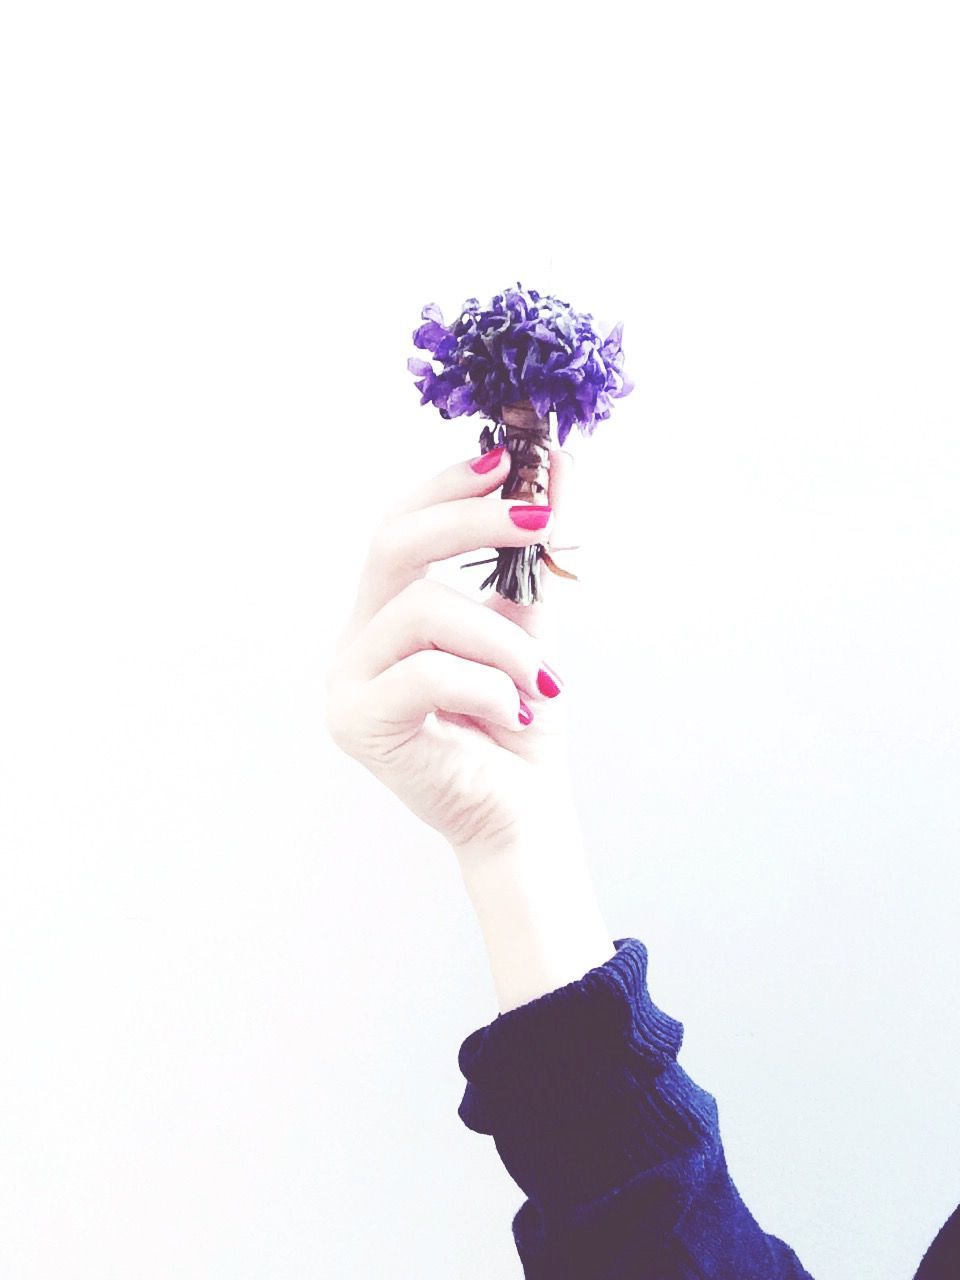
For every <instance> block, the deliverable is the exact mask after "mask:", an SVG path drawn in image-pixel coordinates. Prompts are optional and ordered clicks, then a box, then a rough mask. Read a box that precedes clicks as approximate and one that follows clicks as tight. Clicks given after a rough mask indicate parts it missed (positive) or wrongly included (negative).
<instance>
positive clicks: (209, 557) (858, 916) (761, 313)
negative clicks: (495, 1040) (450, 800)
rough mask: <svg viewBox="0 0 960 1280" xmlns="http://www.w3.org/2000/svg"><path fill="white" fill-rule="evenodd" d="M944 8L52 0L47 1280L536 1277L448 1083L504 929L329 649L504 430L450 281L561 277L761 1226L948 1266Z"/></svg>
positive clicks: (709, 1052)
mask: <svg viewBox="0 0 960 1280" xmlns="http://www.w3.org/2000/svg"><path fill="white" fill-rule="evenodd" d="M951 10H952V6H949V5H947V4H924V3H921V4H911V5H908V4H906V3H902V4H884V5H866V4H859V5H858V4H854V3H844V2H840V3H837V2H836V0H835V2H833V3H830V4H826V3H813V4H808V5H804V6H796V5H792V6H784V5H769V4H760V3H752V4H747V3H733V4H730V5H709V4H703V3H701V4H677V5H670V6H664V5H659V6H651V5H629V6H628V5H625V4H624V5H610V6H603V7H598V6H582V7H579V6H578V7H567V6H564V5H562V4H549V5H547V4H525V3H515V4H510V5H504V4H498V3H493V2H490V3H487V4H485V5H483V6H482V7H479V8H477V7H474V6H467V7H460V6H447V7H444V8H439V7H437V6H404V5H395V6H391V7H387V6H383V7H375V6H370V5H366V4H359V3H358V4H353V5H350V6H346V7H344V8H342V9H340V10H338V11H332V12H331V11H330V10H328V9H324V8H322V7H321V6H318V5H309V4H288V3H283V2H282V0H281V2H280V3H274V4H270V5H267V4H234V5H226V4H215V3H209V2H205V0H200V2H197V0H193V2H192V3H190V4H185V3H168V4H165V5H163V6H160V5H122V4H119V3H114V4H103V3H93V4H89V5H83V6H77V5H66V4H62V3H61V4H50V3H43V2H42V0H41V2H39V3H35V4H32V5H29V6H27V5H26V4H20V5H17V4H13V5H11V6H8V7H7V8H6V10H5V11H4V16H3V18H2V21H0V137H2V143H0V147H2V150H0V175H2V184H3V198H2V203H0V221H2V224H3V230H2V236H0V428H2V452H0V613H2V630H0V649H2V661H0V735H2V736H0V741H2V746H0V766H2V793H0V840H2V855H0V1278H2V1280H80V1278H81V1277H82V1278H83V1280H86V1278H87V1277H91V1278H94V1277H95V1278H96V1280H130V1278H131V1277H136V1280H169V1278H170V1277H172V1276H176V1277H178V1280H306V1278H307V1277H310V1278H311V1280H313V1278H315V1277H318V1276H324V1277H326V1276H331V1277H333V1276H336V1277H338V1278H342V1280H359V1278H361V1277H364V1278H365V1277H375V1276H376V1277H380V1276H386V1275H390V1276H404V1277H406V1276H410V1277H414V1276H416V1277H434V1276H436V1277H442V1278H444V1280H453V1278H454V1277H455V1278H456V1280H481V1277H482V1278H483V1280H489V1278H490V1277H497V1278H498V1280H499V1278H500V1277H503V1280H509V1278H513V1277H519V1276H520V1274H521V1269H520V1264H519V1260H518V1258H517V1255H516V1252H515V1249H514V1245H513V1241H512V1238H511V1235H510V1220H511V1218H512V1216H513V1214H514V1213H515V1212H516V1210H517V1209H518V1208H519V1206H520V1204H521V1203H522V1199H523V1196H522V1193H521V1192H520V1190H519V1188H518V1187H516V1185H515V1184H514V1183H512V1181H511V1180H510V1178H509V1176H508V1175H507V1174H506V1172H505V1170H504V1169H503V1168H502V1166H501V1164H500V1162H499V1158H498V1157H497V1154H496V1151H495V1149H494V1147H493V1144H492V1140H490V1139H487V1138H483V1137H481V1136H479V1135H477V1134H474V1133H471V1132H470V1131H468V1130H467V1129H466V1128H465V1127H464V1126H463V1125H462V1123H461V1121H460V1120H459V1117H458V1116H457V1114H456V1108H457V1105H458V1103H459V1101H460V1098H461V1096H462V1091H463V1086H464V1081H463V1078H462V1077H461V1075H460V1073H459V1070H458V1066H457V1051H458V1049H459V1045H460V1043H461V1041H462V1039H463V1038H464V1037H465V1036H466V1035H467V1034H468V1033H469V1032H470V1031H472V1030H474V1029H475V1028H476V1027H478V1026H481V1025H484V1024H485V1023H486V1022H488V1021H490V1020H491V1019H492V1018H493V1017H494V1016H495V1015H496V1012H497V1009H496V1003H495V999H494V993H493V986H492V981H491V979H490V975H489V973H488V972H487V970H486V960H485V954H484V951H483V946H482V939H481V937H480V934H479V930H478V928H477V926H476V924H475V921H474V918H473V915H472V911H471V908H470V906H469V903H468V902H467V900H466V898H465V896H464V894H463V890H462V886H461V883H460V880H459V874H458V873H457V871H456V868H455V867H454V866H453V864H452V862H451V857H450V854H449V850H448V849H447V848H446V846H445V845H444V844H443V843H442V841H441V840H440V839H439V837H438V836H437V835H436V833H434V832H433V831H431V830H430V829H429V828H427V827H425V826H424V825H423V824H421V823H420V822H419V821H418V820H417V819H415V818H413V817H412V816H411V815H410V814H409V813H408V812H407V811H406V810H404V809H403V807H402V806H401V805H400V803H399V801H397V800H396V799H395V797H393V795H392V794H391V793H389V792H387V791H386V790H385V789H383V788H382V787H380V785H379V784H378V783H377V782H376V781H375V780H374V779H373V778H372V777H371V776H369V775H368V774H366V773H365V771H363V770H362V768H360V766H358V765H356V764H355V763H354V762H353V761H351V760H350V759H349V758H347V757H345V756H344V755H343V754H342V753H340V752H338V750H337V749H336V747H335V746H334V745H333V743H332V742H331V741H330V740H328V739H327V737H326V735H325V732H324V729H323V725H322V706H323V687H322V676H321V673H322V670H323V666H324V663H325V661H326V660H327V658H328V656H329V654H330V651H331V646H332V644H333V640H334V636H335V633H336V631H337V629H338V628H339V626H340V625H341V623H342V620H343V617H344V614H345V611H346V610H347V609H348V607H349V605H350V603H351V599H352V592H353V589H354V585H355V579H356V574H357V571H358V569H359V565H360V561H361V557H362V555H363V553H364V550H365V547H366V540H367V538H368V536H369V531H370V529H371V527H372V525H373V524H375V523H376V522H378V521H379V519H380V518H381V514H382V511H383V509H384V507H385V506H386V505H387V503H389V502H391V501H393V499H394V496H395V495H396V494H398V493H399V492H400V491H403V490H406V489H407V488H411V487H413V486H414V485H417V484H418V483H419V482H420V481H421V480H422V479H423V478H424V477H425V476H427V475H430V474H431V473H433V472H436V471H439V470H441V469H442V468H444V467H446V466H448V465H450V463H452V462H454V461H456V460H458V459H464V458H468V457H471V456H473V455H474V454H475V453H476V452H477V448H476V446H477V439H478V435H479V431H480V429H481V426H482V422H481V420H479V419H477V418H471V419H459V420H456V421H451V422H442V421H441V419H440V418H439V416H438V415H437V414H436V412H435V411H434V410H432V409H430V408H424V409H421V408H420V407H419V405H418V397H417V395H416V392H415V390H414V388H413V386H412V378H411V377H410V375H409V374H408V373H407V370H406V359H407V357H408V356H409V355H411V354H414V352H413V348H412V346H411V343H410V335H411V332H412V330H413V328H414V327H415V326H416V324H417V323H418V320H419V313H420V308H421V307H422V306H423V304H424V303H426V302H432V301H435V302H438V303H439V304H440V305H441V306H442V307H443V309H444V312H445V314H446V315H448V316H449V315H452V314H454V313H455V312H456V311H457V309H458V308H459V307H460V305H461V304H462V302H463V301H464V299H465V298H467V297H469V296H471V295H478V296H480V297H481V298H489V297H490V296H491V295H492V294H493V293H494V292H496V291H497V290H499V289H502V288H503V287H504V286H505V285H507V284H509V283H513V282H515V281H517V280H520V281H521V282H522V283H523V284H524V285H526V286H528V287H534V288H538V289H540V290H541V291H548V292H555V293H558V294H559V295H560V296H561V297H564V298H565V299H567V300H568V301H570V302H572V303H573V304H574V305H575V306H577V307H578V308H580V309H582V310H589V311H592V312H593V313H594V315H595V316H597V317H598V318H602V319H603V320H605V321H606V322H607V323H608V324H610V323H613V322H614V321H615V320H618V319H622V320H623V321H624V349H625V352H626V360H627V368H628V370H629V371H630V373H631V374H632V376H633V377H634V379H635V381H636V383H637V389H636V391H635V392H634V393H633V395H632V396H630V397H629V398H628V399H626V400H623V401H621V402H620V403H619V406H618V408H617V410H616V412H615V414H614V416H613V418H612V419H611V420H610V422H609V423H607V424H604V425H603V426H602V427H601V428H600V429H599V430H598V432H597V434H596V435H595V436H594V437H593V438H592V439H590V440H575V441H574V445H573V448H574V450H575V452H576V455H577V477H578V510H579V524H580V528H579V532H580V535H581V537H582V542H583V549H582V550H581V551H580V552H577V553H573V556H572V557H568V558H567V560H566V563H568V564H570V565H571V567H574V568H575V569H576V571H577V572H579V573H580V575H581V580H580V582H578V583H575V584H562V585H563V590H564V593H565V594H563V596H562V599H561V598H560V592H555V593H554V596H555V598H556V599H557V607H558V609H562V610H563V611H564V616H565V622H564V628H563V635H564V644H563V650H562V652H560V653H556V654H554V655H553V656H552V659H551V660H552V661H553V662H554V665H556V666H557V668H558V670H560V672H561V673H562V674H563V675H564V676H565V678H566V682H567V685H566V692H565V694H564V696H565V697H568V698H570V699H571V700H572V701H571V708H572V716H571V728H572V732H573V734H574V742H573V751H574V754H575V759H576V762H577V771H576V781H577V787H578V801H579V806H580V811H581V813H582V818H583V826H584V830H585V833H586V835H587V839H588V842H589V846H590V853H591V859H592V863H593V866H594V869H595V873H596V878H597V883H598V887H599V891H600V895H601V900H602V905H603V909H604V912H605V915H606V918H607V920H608V922H609V927H610V934H611V938H614V937H623V936H637V937H640V938H642V939H643V940H644V941H645V942H646V943H647V945H648V947H649V949H650V956H651V960H650V985H651V991H652V994H653V996H654V999H655V1000H656V1001H657V1002H658V1003H659V1004H660V1005H661V1006H662V1007H663V1008H664V1009H665V1010H666V1011H667V1012H669V1013H671V1014H672V1015H674V1016H676V1017H678V1018H680V1019H681V1020H682V1021H683V1022H684V1024H685V1026H686V1040H685V1044H684V1048H683V1050H682V1053H681V1063H682V1065H683V1066H684V1067H685V1068H686V1070H687V1071H688V1072H689V1073H690V1074H691V1075H692V1076H693V1077H694V1079H695V1080H696V1081H697V1082H698V1083H699V1084H701V1085H702V1086H703V1087H704V1088H707V1089H708V1090H709V1091H710V1092H711V1093H713V1094H714V1096H715V1097H716V1098H717V1100H718V1104H719V1108H720V1118H721V1129H722V1134H723V1138H724V1142H725V1146H726V1151H727V1158H728V1162H729V1165H730V1168H731V1171H732V1174H733V1177H734V1180H735V1182H736V1183H737V1186H738V1188H739V1190H740V1192H741V1194H742V1196H743V1198H744V1199H745V1200H746V1202H747V1204H748V1205H749V1206H750V1208H751V1210H752V1211H753V1213H754V1214H755V1216H756V1217H757V1218H758V1219H759V1221H760V1223H761V1225H762V1226H763V1227H764V1228H765V1229H766V1230H768V1231H770V1232H773V1233H774V1234H777V1235H780V1236H782V1237H783V1238H785V1239H786V1240H788V1241H789V1242H790V1244H791V1245H792V1246H793V1247H794V1248H795V1249H796V1250H797V1252H798V1253H799V1255H800V1257H801V1259H802V1260H803V1262H804V1264H805V1265H806V1266H807V1268H808V1269H809V1270H810V1271H811V1272H812V1273H813V1274H814V1275H815V1276H816V1277H817V1280H862V1278H863V1277H865V1276H870V1277H872V1278H873V1280H900V1278H907V1277H910V1276H912V1274H913V1270H914V1268H915V1267H916V1265H917V1263H918V1261H919V1258H920V1255H921V1253H922V1252H923V1249H924V1248H925V1247H926V1245H927V1243H928V1242H929V1240H930V1239H931V1238H932V1236H933V1234H934V1232H935V1231H936V1229H937V1228H938V1227H939V1226H940V1224H941V1223H942V1222H943V1220H944V1219H945V1218H946V1216H947V1214H948V1213H949V1212H950V1211H951V1210H952V1208H953V1207H954V1205H955V1204H956V1203H957V1200H958V1198H960V1144H958V1142H957V1131H958V1123H960V1097H958V1093H957V1089H956V1079H957V1060H958V1052H960V1019H958V1014H957V995H958V991H957V985H958V984H957V977H958V972H957V969H958V966H957V953H956V923H955V921H956V915H957V900H958V871H957V854H958V848H960V839H958V837H960V821H958V797H957V777H958V764H960V759H958V756H960V726H958V704H960V688H958V683H960V682H958V676H957V660H956V655H957V653H958V652H960V634H958V633H960V616H958V607H957V588H958V580H957V567H958V563H960V513H958V509H960V504H958V481H960V447H958V423H960V390H958V388H960V381H958V350H960V311H958V303H957V299H958V297H960V251H958V244H960V237H958V235H957V227H958V226H960V187H958V170H957V163H956V157H957V148H958V129H957V123H956V122H957V120H958V119H960V87H958V84H960V82H958V78H957V75H956V60H957V46H956V40H955V36H954V32H953V31H952V29H951V26H950V19H951V18H952V17H953V16H954V15H953V14H952V12H951ZM558 559H559V557H558ZM561 563H564V561H562V560H561ZM438 572H439V573H441V574H443V575H445V576H446V577H447V580H449V581H453V582H457V583H458V584H460V585H462V587H463V589H464V590H466V591H468V592H471V593H472V594H473V596H474V598H477V599H479V598H481V597H480V594H479V592H478V587H479V582H480V581H481V579H482V576H483V575H484V574H485V573H486V569H474V570H464V571H462V572H461V571H460V570H459V569H458V567H457V565H456V564H448V565H445V566H441V567H440V568H439V569H438ZM611 953H612V949H611Z"/></svg>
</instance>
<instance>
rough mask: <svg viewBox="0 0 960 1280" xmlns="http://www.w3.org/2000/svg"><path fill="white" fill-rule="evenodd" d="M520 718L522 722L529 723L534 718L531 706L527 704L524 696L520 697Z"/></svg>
mask: <svg viewBox="0 0 960 1280" xmlns="http://www.w3.org/2000/svg"><path fill="white" fill-rule="evenodd" d="M519 719H520V723H521V724H529V723H530V721H531V720H532V719H533V712H532V711H531V710H530V708H529V707H528V706H527V704H526V703H525V702H524V700H523V699H522V698H521V699H520V717H519Z"/></svg>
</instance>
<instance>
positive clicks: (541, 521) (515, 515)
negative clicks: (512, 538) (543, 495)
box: [510, 507, 553, 529]
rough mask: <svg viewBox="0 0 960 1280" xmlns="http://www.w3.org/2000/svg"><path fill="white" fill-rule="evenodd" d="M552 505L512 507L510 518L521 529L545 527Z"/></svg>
mask: <svg viewBox="0 0 960 1280" xmlns="http://www.w3.org/2000/svg"><path fill="white" fill-rule="evenodd" d="M552 510H553V508H552V507H511V508H510V519H511V520H512V521H513V523H514V524H516V525H519V526H520V528H521V529H545V528H546V526H547V522H548V521H549V519H550V512H551V511H552Z"/></svg>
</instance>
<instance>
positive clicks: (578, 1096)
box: [459, 938, 812, 1280]
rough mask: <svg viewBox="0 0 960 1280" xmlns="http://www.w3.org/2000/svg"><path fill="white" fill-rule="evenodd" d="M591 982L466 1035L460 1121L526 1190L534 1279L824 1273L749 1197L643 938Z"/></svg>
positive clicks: (523, 1234)
mask: <svg viewBox="0 0 960 1280" xmlns="http://www.w3.org/2000/svg"><path fill="white" fill-rule="evenodd" d="M614 945H615V947H616V953H615V954H614V955H613V956H612V957H611V959H610V960H608V961H607V962H606V963H605V964H603V965H601V966H599V967H597V968H595V969H591V970H590V972H589V973H587V974H586V975H585V976H584V977H583V978H582V979H580V980H578V981H576V982H571V983H570V984H569V985H567V986H564V987H560V988H558V989H557V990H556V991H551V992H548V993H547V994H546V995H544V996H541V997H540V998H539V999H536V1000H533V1001H531V1002H530V1003H529V1004H525V1005H522V1006H521V1007H519V1008H517V1009H511V1010H510V1011H509V1012H507V1013H504V1014H500V1015H498V1017H497V1018H496V1019H495V1020H494V1021H493V1022H492V1023H490V1024H489V1025H488V1026H486V1027H481V1028H480V1029H478V1030H477V1031H474V1032H472V1033H471V1034H470V1035H469V1036H467V1038H466V1040H464V1041H463V1043H462V1045H461V1046H460V1052H459V1064H460V1070H461V1072H462V1074H463V1075H464V1077H465V1079H466V1080H467V1086H466V1089H465V1091H464V1094H463V1100H462V1102H461V1104H460V1107H459V1115H460V1118H461V1120H462V1121H463V1123H464V1124H465V1125H466V1126H467V1127H468V1128H469V1129H472V1130H474V1131H475V1132H477V1133H485V1134H491V1135H492V1136H493V1140H494V1143H495V1145H496V1149H497V1151H498V1153H499V1155H500V1158H501V1160H502V1162H503V1164H504V1166H505V1168H506V1169H507V1172H508V1173H509V1174H510V1176H511V1177H512V1178H513V1180H514V1181H515V1182H516V1183H517V1185H518V1186H519V1187H520V1188H521V1190H522V1191H523V1192H524V1194H525V1195H526V1197H527V1199H526V1200H525V1201H524V1203H523V1204H522V1206H521V1208H520V1210H519V1211H518V1213H517V1214H516V1216H515V1217H514V1219H513V1224H512V1226H513V1237H514V1242H515V1244H516V1247H517V1252H518V1253H519V1255H520V1260H521V1263H522V1265H523V1274H524V1277H525V1278H526V1280H644V1278H645V1277H650V1280H674V1278H675V1277H676V1278H677V1280H679V1278H682V1280H695V1278H696V1280H700V1278H701V1277H702V1278H703V1280H708V1278H709V1280H812V1277H810V1275H809V1273H808V1272H807V1271H805V1270H804V1268H803V1267H802V1266H801V1264H800V1261H799V1259H798V1258H797V1256H796V1254H795V1253H794V1252H793V1250H792V1249H790V1248H789V1247H788V1246H787V1245H786V1244H784V1243H783V1241H782V1240H779V1239H777V1238H776V1237H775V1236H770V1235H766V1234H765V1233H764V1232H763V1231H762V1230H761V1229H760V1227H759V1226H758V1224H757V1222H756V1221H755V1219H754V1218H753V1217H752V1215H751V1214H750V1211H749V1210H748V1209H747V1207H746V1205H744V1203H743V1201H742V1200H741V1199H740V1196H739V1195H738V1193H737V1190H736V1187H735V1186H734V1184H733V1182H732V1181H731V1178H730V1175H729V1173H728V1171H727V1166H726V1162H725V1160H724V1154H723V1146H722V1144H721V1141H720V1133H719V1129H718V1120H717V1106H716V1102H715V1101H714V1099H713V1098H712V1097H711V1096H710V1094H709V1093H705V1092H704V1091H703V1090H702V1089H700V1088H698V1086H697V1085H696V1084H694V1082H693V1081H692V1080H691V1079H690V1078H689V1077H688V1076H687V1075H686V1074H685V1073H684V1072H683V1070H682V1069H681V1068H680V1066H679V1065H678V1063H677V1053H678V1051H679V1048H680V1044H681V1041H682V1038H683V1027H682V1025H681V1024H680V1023H679V1022H677V1021H675V1020H674V1019H673V1018H671V1017H668V1016H667V1015H666V1014H665V1013H662V1012H661V1011H660V1010H659V1009H658V1008H657V1007H656V1005H655V1004H654V1003H653V1001H652V1000H651V999H650V996H649V993H648V991H647V951H646V948H645V947H644V945H643V943H642V942H640V941H639V940H638V939H636V938H621V939H619V940H616V941H615V943H614Z"/></svg>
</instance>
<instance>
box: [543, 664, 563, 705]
mask: <svg viewBox="0 0 960 1280" xmlns="http://www.w3.org/2000/svg"><path fill="white" fill-rule="evenodd" d="M537 688H538V689H539V690H540V692H541V693H542V694H543V696H544V697H545V698H555V697H556V696H557V694H558V693H559V692H560V690H561V689H562V688H563V682H562V681H561V679H560V677H559V676H558V675H557V673H556V672H555V671H554V669H553V667H548V666H547V664H546V663H544V664H543V666H542V667H541V668H540V670H539V671H538V672H537Z"/></svg>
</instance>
